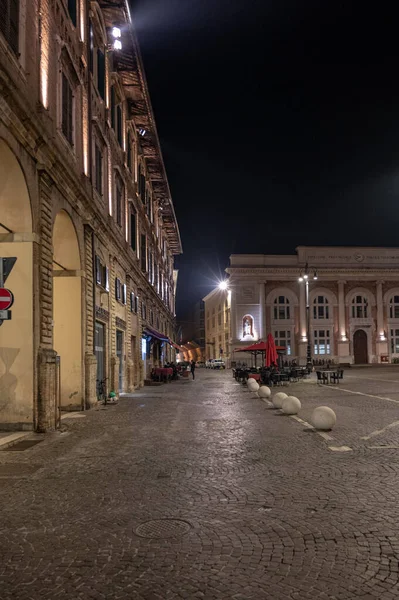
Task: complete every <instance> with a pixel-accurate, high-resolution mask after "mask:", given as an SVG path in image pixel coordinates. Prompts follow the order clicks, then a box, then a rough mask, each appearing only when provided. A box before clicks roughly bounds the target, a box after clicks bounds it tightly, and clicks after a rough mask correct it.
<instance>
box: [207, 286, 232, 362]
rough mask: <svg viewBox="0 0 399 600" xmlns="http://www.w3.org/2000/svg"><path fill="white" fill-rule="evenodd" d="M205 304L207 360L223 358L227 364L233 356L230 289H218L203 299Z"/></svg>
mask: <svg viewBox="0 0 399 600" xmlns="http://www.w3.org/2000/svg"><path fill="white" fill-rule="evenodd" d="M203 301H204V304H205V359H206V360H208V359H210V358H223V359H224V360H225V361H227V363H229V361H230V355H231V331H230V307H231V293H230V290H229V289H226V290H221V289H220V288H217V289H215V290H213V291H212V292H210V294H208V295H207V296H205V298H204V299H203Z"/></svg>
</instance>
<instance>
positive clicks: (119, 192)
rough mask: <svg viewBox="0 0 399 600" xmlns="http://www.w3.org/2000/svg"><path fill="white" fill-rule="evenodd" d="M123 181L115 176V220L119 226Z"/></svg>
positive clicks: (120, 222) (120, 223)
mask: <svg viewBox="0 0 399 600" xmlns="http://www.w3.org/2000/svg"><path fill="white" fill-rule="evenodd" d="M123 196H124V190H123V183H122V181H121V179H120V177H117V178H116V222H117V224H118V225H119V227H122V212H123V211H122V204H123Z"/></svg>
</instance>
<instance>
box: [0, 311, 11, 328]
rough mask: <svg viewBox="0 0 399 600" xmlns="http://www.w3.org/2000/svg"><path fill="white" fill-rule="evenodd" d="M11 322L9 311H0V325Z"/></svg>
mask: <svg viewBox="0 0 399 600" xmlns="http://www.w3.org/2000/svg"><path fill="white" fill-rule="evenodd" d="M10 320H11V311H10V310H0V325H1V323H2V322H3V321H10Z"/></svg>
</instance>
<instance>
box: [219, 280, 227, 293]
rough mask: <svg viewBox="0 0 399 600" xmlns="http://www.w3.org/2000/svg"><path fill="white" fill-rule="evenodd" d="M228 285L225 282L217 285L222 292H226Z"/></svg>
mask: <svg viewBox="0 0 399 600" xmlns="http://www.w3.org/2000/svg"><path fill="white" fill-rule="evenodd" d="M228 285H229V284H228V282H227V281H226V280H225V281H221V282H220V283H219V290H222V291H224V290H227V288H228Z"/></svg>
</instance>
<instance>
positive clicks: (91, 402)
mask: <svg viewBox="0 0 399 600" xmlns="http://www.w3.org/2000/svg"><path fill="white" fill-rule="evenodd" d="M96 379H97V359H96V357H95V355H94V354H92V353H91V352H87V353H86V355H85V408H91V407H92V406H96V405H97V402H98V401H97V388H96Z"/></svg>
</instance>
